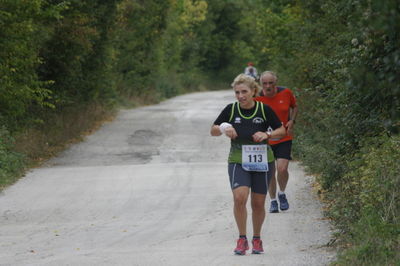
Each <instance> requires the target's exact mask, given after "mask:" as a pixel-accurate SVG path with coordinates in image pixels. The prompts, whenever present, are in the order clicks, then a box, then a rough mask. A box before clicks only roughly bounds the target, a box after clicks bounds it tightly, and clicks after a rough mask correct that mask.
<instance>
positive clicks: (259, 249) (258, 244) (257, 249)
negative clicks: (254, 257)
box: [251, 238, 264, 254]
mask: <svg viewBox="0 0 400 266" xmlns="http://www.w3.org/2000/svg"><path fill="white" fill-rule="evenodd" d="M251 243H252V244H253V250H252V252H251V253H253V254H261V253H264V249H263V245H262V240H261V239H259V238H256V239H253V240H252V241H251Z"/></svg>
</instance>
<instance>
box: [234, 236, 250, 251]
mask: <svg viewBox="0 0 400 266" xmlns="http://www.w3.org/2000/svg"><path fill="white" fill-rule="evenodd" d="M248 249H249V243H248V242H247V239H246V238H239V239H238V241H237V245H236V248H235V250H234V251H233V252H235V254H236V255H246V250H248Z"/></svg>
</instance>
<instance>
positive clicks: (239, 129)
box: [228, 102, 275, 163]
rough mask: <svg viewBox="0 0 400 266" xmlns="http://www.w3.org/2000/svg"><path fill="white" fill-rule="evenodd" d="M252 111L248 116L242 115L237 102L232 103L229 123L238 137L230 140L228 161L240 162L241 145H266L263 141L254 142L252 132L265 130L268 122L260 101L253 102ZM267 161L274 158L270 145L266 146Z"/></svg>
mask: <svg viewBox="0 0 400 266" xmlns="http://www.w3.org/2000/svg"><path fill="white" fill-rule="evenodd" d="M255 104H256V106H255V109H254V113H253V114H250V116H244V115H243V114H242V112H241V110H240V107H239V103H238V102H235V103H233V105H232V110H231V115H230V118H229V123H230V124H232V126H233V128H234V129H235V130H236V133H237V134H238V137H237V138H236V139H234V140H231V149H230V152H229V157H228V162H229V163H242V145H267V143H266V142H265V141H263V142H254V141H253V138H252V136H253V134H254V133H256V132H258V131H261V132H266V131H267V129H268V123H267V119H266V115H265V112H264V105H263V104H262V103H261V102H255ZM267 154H268V162H272V161H274V160H275V158H274V154H273V152H272V149H271V147H269V146H268V151H267Z"/></svg>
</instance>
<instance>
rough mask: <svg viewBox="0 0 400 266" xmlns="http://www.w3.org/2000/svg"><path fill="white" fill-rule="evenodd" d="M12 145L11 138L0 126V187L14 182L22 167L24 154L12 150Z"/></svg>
mask: <svg viewBox="0 0 400 266" xmlns="http://www.w3.org/2000/svg"><path fill="white" fill-rule="evenodd" d="M13 147H14V140H13V138H12V137H11V136H10V134H9V132H8V131H7V130H6V129H5V128H4V127H0V188H2V187H4V186H5V185H8V184H10V183H13V182H15V181H16V180H17V177H19V175H20V174H21V173H22V171H23V168H24V156H23V155H22V154H19V153H16V152H14V151H13Z"/></svg>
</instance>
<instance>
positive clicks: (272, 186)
mask: <svg viewBox="0 0 400 266" xmlns="http://www.w3.org/2000/svg"><path fill="white" fill-rule="evenodd" d="M276 167H277V166H275V168H276ZM275 168H274V169H273V170H272V171H271V180H270V181H269V185H268V192H269V197H270V199H271V206H270V208H269V212H270V213H277V212H279V208H278V201H277V200H276V171H275Z"/></svg>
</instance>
